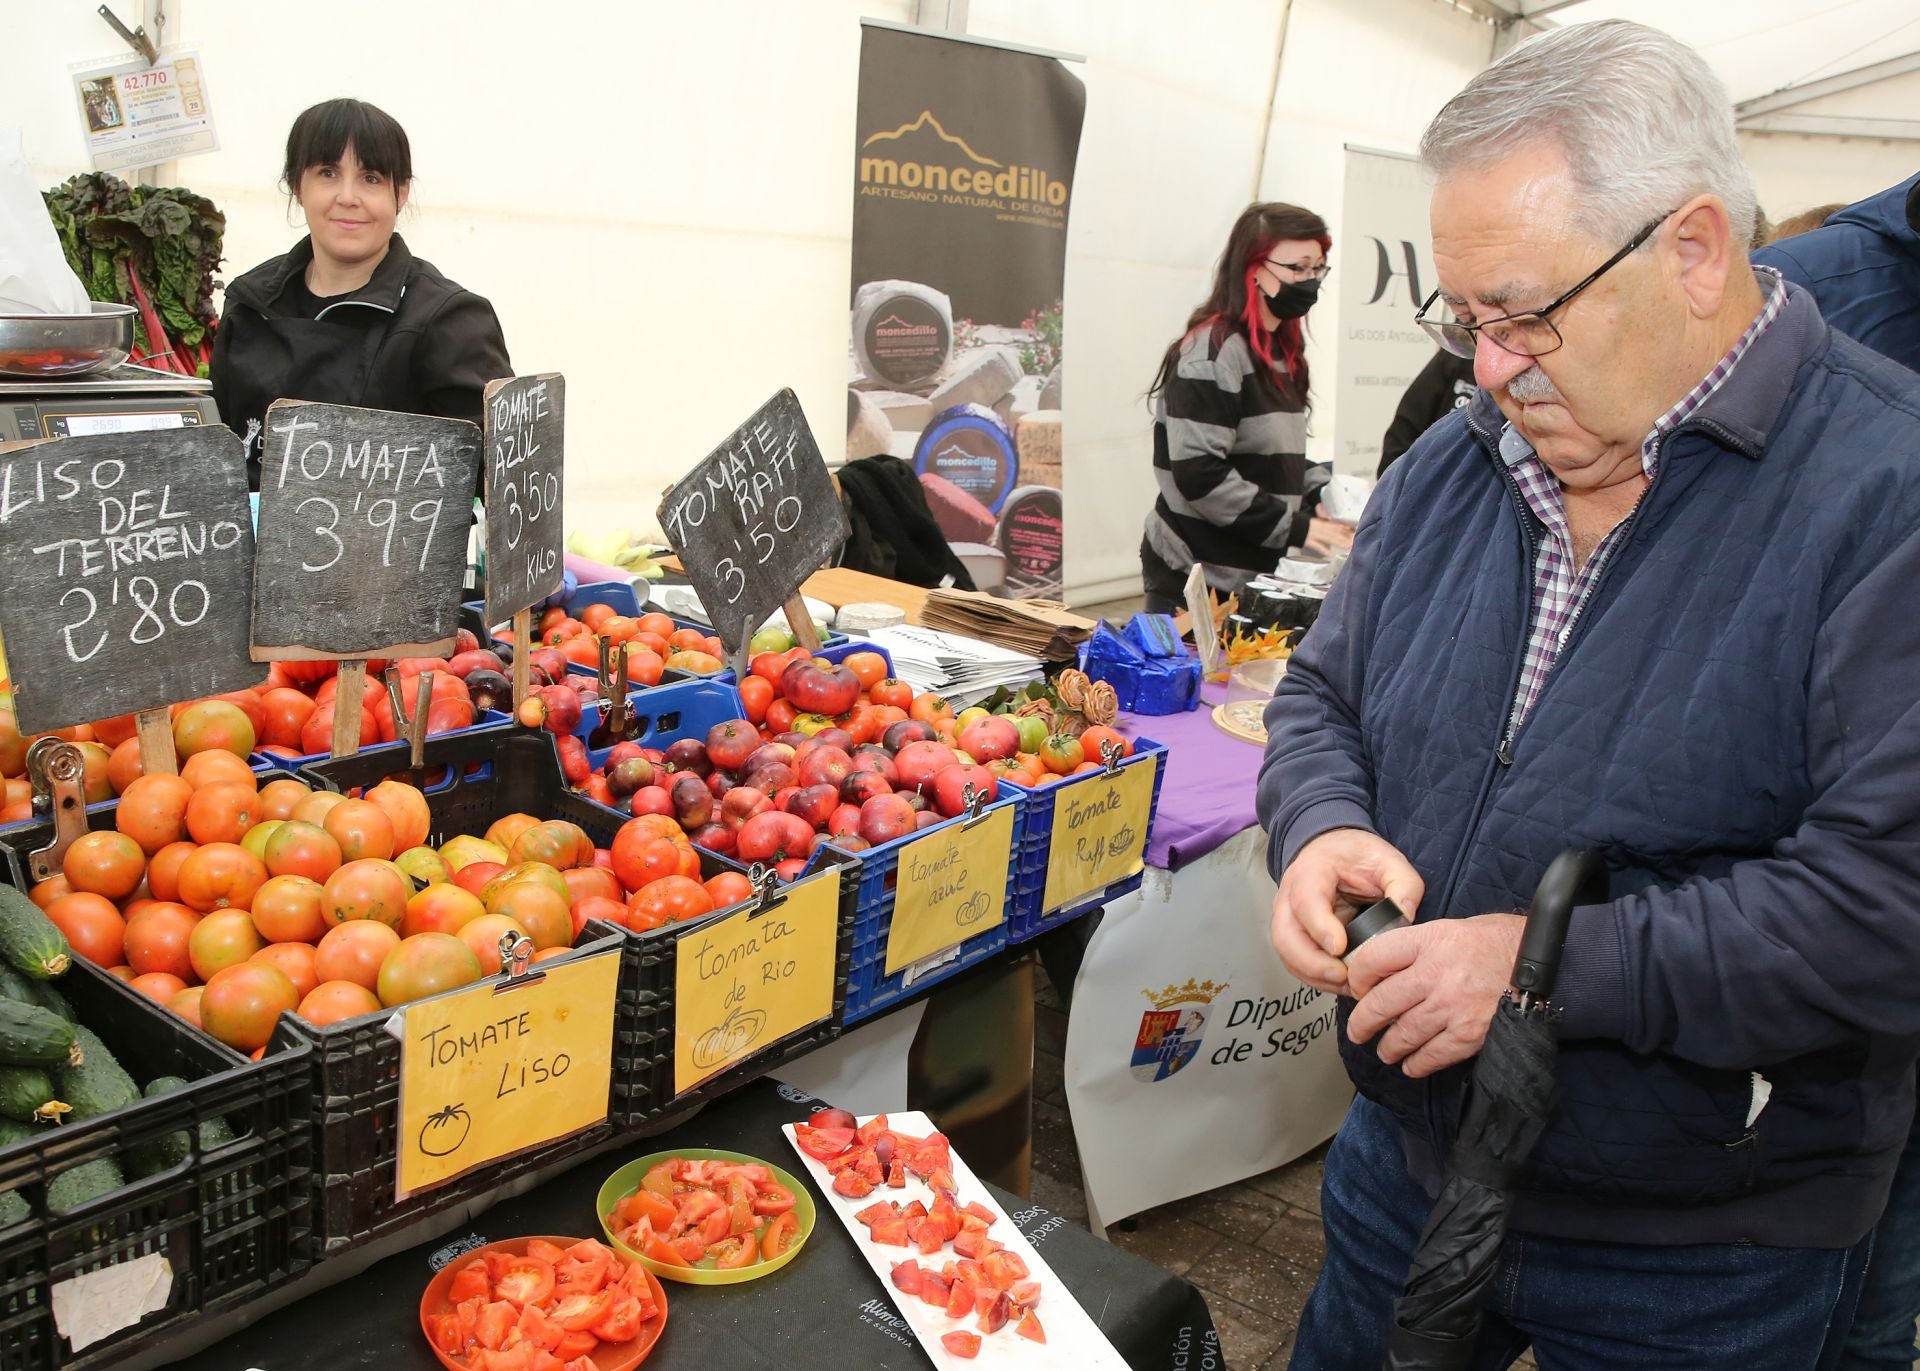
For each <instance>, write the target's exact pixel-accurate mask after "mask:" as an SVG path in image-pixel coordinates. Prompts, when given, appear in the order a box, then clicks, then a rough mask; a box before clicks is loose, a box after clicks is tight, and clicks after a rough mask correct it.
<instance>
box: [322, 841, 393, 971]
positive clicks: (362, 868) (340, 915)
mask: <svg viewBox="0 0 1920 1371" xmlns="http://www.w3.org/2000/svg"><path fill="white" fill-rule="evenodd" d="M412 895H413V882H411V881H409V880H408V879H407V878H406V875H405V874H404V873H403V872H402V871H401V870H400V868H399V867H397V866H395V865H394V864H393V863H392V862H387V861H380V860H378V859H376V858H362V859H361V860H359V861H353V862H348V863H347V864H346V865H345V866H343V867H341V868H340V869H339V870H338V871H336V872H334V873H333V874H332V875H331V876H329V877H327V884H326V914H327V921H328V922H329V923H333V924H344V923H352V922H353V921H354V920H356V919H368V920H371V921H372V922H374V923H381V924H385V925H386V926H387V927H388V928H398V927H400V921H401V920H402V919H404V918H405V917H406V913H407V901H408V900H409V899H410V898H412ZM329 979H332V978H329Z"/></svg>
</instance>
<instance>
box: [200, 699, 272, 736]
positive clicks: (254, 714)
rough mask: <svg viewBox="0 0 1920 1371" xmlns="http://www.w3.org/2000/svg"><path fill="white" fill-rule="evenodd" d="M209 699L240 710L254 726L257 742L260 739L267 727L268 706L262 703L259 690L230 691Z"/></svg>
mask: <svg viewBox="0 0 1920 1371" xmlns="http://www.w3.org/2000/svg"><path fill="white" fill-rule="evenodd" d="M208 698H209V699H213V700H223V701H225V702H226V703H227V704H230V705H233V706H235V707H236V708H238V709H239V711H240V712H241V713H242V714H244V715H246V716H247V722H248V723H250V724H252V725H253V736H254V738H255V740H256V741H257V740H258V739H259V737H260V730H261V729H263V728H265V727H266V723H267V710H266V706H265V705H264V704H263V703H262V702H261V699H260V692H259V691H258V690H253V689H248V690H229V691H227V692H226V693H225V694H224V695H213V696H209V697H208ZM249 751H251V749H249Z"/></svg>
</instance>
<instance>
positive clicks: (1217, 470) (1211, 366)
mask: <svg viewBox="0 0 1920 1371" xmlns="http://www.w3.org/2000/svg"><path fill="white" fill-rule="evenodd" d="M1261 365H1263V364H1262V363H1261V362H1260V360H1259V359H1258V358H1257V357H1255V356H1254V354H1253V349H1252V348H1251V347H1249V346H1248V344H1247V340H1246V338H1245V337H1243V336H1242V335H1241V334H1239V333H1237V332H1232V331H1225V330H1200V331H1197V332H1195V333H1194V334H1193V335H1192V336H1190V337H1188V338H1187V339H1186V341H1185V342H1184V343H1182V344H1181V347H1180V356H1179V361H1178V362H1177V364H1176V365H1175V367H1174V371H1173V374H1172V375H1171V376H1169V377H1168V378H1167V383H1166V385H1165V386H1164V387H1163V388H1162V389H1161V391H1160V395H1159V399H1158V402H1157V404H1156V406H1155V411H1154V423H1153V475H1154V479H1155V480H1156V481H1157V482H1158V483H1159V486H1160V498H1159V499H1158V500H1157V501H1155V503H1154V506H1153V511H1152V513H1150V514H1148V515H1147V527H1146V545H1145V547H1144V548H1143V549H1142V555H1143V558H1144V557H1145V556H1146V555H1147V554H1152V555H1153V556H1155V557H1157V558H1158V560H1160V561H1161V562H1164V563H1165V564H1166V566H1167V567H1168V568H1169V569H1170V570H1172V571H1174V572H1176V573H1178V575H1179V576H1181V577H1185V575H1186V574H1187V570H1188V569H1189V568H1190V567H1192V566H1193V564H1194V563H1195V562H1200V563H1203V564H1204V565H1205V566H1206V571H1207V582H1208V584H1209V585H1211V586H1212V587H1213V588H1214V589H1215V590H1218V591H1225V592H1231V591H1236V590H1238V589H1240V588H1241V587H1242V586H1244V585H1245V584H1246V583H1247V582H1248V581H1250V580H1252V579H1253V577H1254V576H1256V575H1258V574H1260V573H1261V572H1266V571H1271V570H1273V568H1274V566H1275V564H1276V563H1278V562H1279V561H1280V559H1281V558H1282V557H1284V556H1286V554H1287V549H1288V548H1292V547H1298V546H1300V544H1301V543H1302V542H1303V541H1304V540H1305V539H1306V536H1307V525H1308V522H1309V520H1310V519H1311V517H1312V510H1313V508H1314V507H1315V506H1316V505H1317V504H1318V503H1319V490H1320V487H1321V486H1323V485H1325V484H1326V481H1327V477H1328V475H1329V472H1328V470H1327V468H1326V467H1325V466H1324V465H1320V464H1315V463H1310V462H1308V461H1307V457H1306V451H1305V449H1306V439H1307V416H1306V412H1305V410H1304V409H1303V408H1290V407H1289V406H1290V405H1291V404H1292V403H1293V402H1291V401H1289V400H1287V399H1286V398H1284V397H1282V396H1281V395H1279V394H1278V393H1277V392H1276V391H1275V389H1274V388H1273V387H1271V386H1267V385H1262V384H1260V383H1259V381H1258V380H1257V379H1256V376H1255V369H1256V368H1258V367H1260V366H1261ZM1151 570H1152V568H1151V566H1149V571H1151ZM1149 579H1150V580H1151V579H1153V578H1152V577H1149Z"/></svg>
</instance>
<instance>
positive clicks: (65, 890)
mask: <svg viewBox="0 0 1920 1371" xmlns="http://www.w3.org/2000/svg"><path fill="white" fill-rule="evenodd" d="M71 894H73V883H72V882H71V881H69V880H68V879H67V878H66V877H65V876H64V875H62V876H49V877H48V878H47V879H46V880H44V881H41V882H40V883H39V884H38V885H36V886H34V888H33V889H32V890H29V891H28V892H27V898H28V899H30V900H32V901H33V902H34V903H35V904H37V905H39V906H40V908H42V909H45V908H46V907H47V906H48V905H50V904H52V903H53V902H54V901H55V900H57V899H59V898H60V897H61V896H62V895H71Z"/></svg>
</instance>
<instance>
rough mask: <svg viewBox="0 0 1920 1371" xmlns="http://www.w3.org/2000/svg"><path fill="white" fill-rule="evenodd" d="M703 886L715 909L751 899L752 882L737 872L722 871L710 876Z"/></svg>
mask: <svg viewBox="0 0 1920 1371" xmlns="http://www.w3.org/2000/svg"><path fill="white" fill-rule="evenodd" d="M705 885H706V887H707V894H709V895H711V896H713V907H714V908H715V909H725V908H726V907H727V906H728V905H730V904H739V903H740V901H742V900H750V899H752V898H753V882H752V881H749V880H748V879H747V878H746V877H745V876H742V875H741V874H740V873H739V872H737V871H722V872H721V873H720V874H719V875H718V876H710V877H708V878H707V880H706V882H705Z"/></svg>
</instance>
